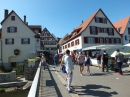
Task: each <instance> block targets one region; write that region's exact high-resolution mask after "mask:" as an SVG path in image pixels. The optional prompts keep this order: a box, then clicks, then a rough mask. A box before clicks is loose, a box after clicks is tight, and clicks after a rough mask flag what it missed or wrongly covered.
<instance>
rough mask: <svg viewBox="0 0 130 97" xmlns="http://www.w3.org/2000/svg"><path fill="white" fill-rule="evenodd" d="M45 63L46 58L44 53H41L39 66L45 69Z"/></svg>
mask: <svg viewBox="0 0 130 97" xmlns="http://www.w3.org/2000/svg"><path fill="white" fill-rule="evenodd" d="M45 65H46V58H45V56H44V54H43V53H42V54H41V66H42V67H43V70H45Z"/></svg>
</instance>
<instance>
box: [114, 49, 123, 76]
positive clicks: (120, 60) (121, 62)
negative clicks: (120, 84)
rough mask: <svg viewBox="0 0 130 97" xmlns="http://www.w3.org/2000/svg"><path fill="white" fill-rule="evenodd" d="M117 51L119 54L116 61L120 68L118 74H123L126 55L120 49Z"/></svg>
mask: <svg viewBox="0 0 130 97" xmlns="http://www.w3.org/2000/svg"><path fill="white" fill-rule="evenodd" d="M116 52H117V54H116V55H115V61H116V65H117V66H118V70H119V72H118V74H119V75H120V76H122V75H123V73H122V64H123V60H124V55H123V54H121V53H120V50H119V49H117V50H116Z"/></svg>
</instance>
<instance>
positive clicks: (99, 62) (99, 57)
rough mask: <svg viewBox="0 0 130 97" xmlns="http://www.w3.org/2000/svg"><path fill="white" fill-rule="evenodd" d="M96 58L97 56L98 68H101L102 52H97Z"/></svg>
mask: <svg viewBox="0 0 130 97" xmlns="http://www.w3.org/2000/svg"><path fill="white" fill-rule="evenodd" d="M96 58H97V64H98V69H100V68H101V54H100V52H97V55H96Z"/></svg>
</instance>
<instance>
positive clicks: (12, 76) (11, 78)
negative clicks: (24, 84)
mask: <svg viewBox="0 0 130 97" xmlns="http://www.w3.org/2000/svg"><path fill="white" fill-rule="evenodd" d="M15 80H16V71H12V72H10V81H15Z"/></svg>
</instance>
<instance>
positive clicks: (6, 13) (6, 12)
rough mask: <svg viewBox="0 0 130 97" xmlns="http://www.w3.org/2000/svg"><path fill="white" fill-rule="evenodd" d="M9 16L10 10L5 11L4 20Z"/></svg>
mask: <svg viewBox="0 0 130 97" xmlns="http://www.w3.org/2000/svg"><path fill="white" fill-rule="evenodd" d="M7 16H8V10H7V9H5V16H4V18H6V17H7Z"/></svg>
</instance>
